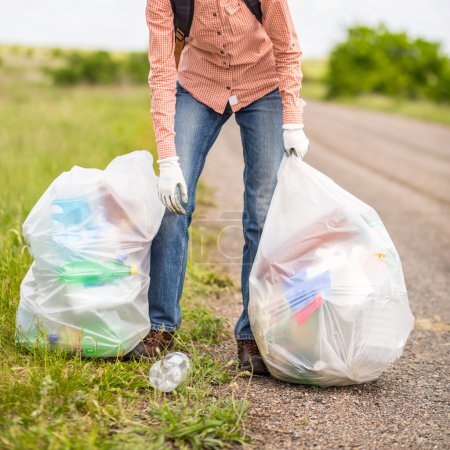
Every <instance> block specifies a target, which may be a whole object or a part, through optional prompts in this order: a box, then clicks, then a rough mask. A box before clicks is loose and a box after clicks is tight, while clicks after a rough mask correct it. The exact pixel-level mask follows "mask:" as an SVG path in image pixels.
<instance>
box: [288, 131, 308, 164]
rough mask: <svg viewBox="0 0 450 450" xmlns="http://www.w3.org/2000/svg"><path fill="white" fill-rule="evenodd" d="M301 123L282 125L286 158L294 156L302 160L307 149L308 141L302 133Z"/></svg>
mask: <svg viewBox="0 0 450 450" xmlns="http://www.w3.org/2000/svg"><path fill="white" fill-rule="evenodd" d="M303 128H304V125H303V124H302V123H299V124H295V123H287V124H284V125H283V130H284V132H283V140H284V151H285V153H286V156H290V155H292V154H293V155H295V156H300V157H301V158H302V159H303V158H304V157H305V155H306V152H307V151H308V148H309V139H308V138H307V137H306V135H305V133H304V131H303Z"/></svg>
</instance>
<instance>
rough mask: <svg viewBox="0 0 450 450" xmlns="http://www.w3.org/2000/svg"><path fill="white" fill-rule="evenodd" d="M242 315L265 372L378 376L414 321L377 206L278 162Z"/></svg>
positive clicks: (290, 376) (342, 379)
mask: <svg viewBox="0 0 450 450" xmlns="http://www.w3.org/2000/svg"><path fill="white" fill-rule="evenodd" d="M249 317H250V324H251V327H252V331H253V334H254V336H255V339H256V342H257V344H258V347H259V349H260V351H261V354H262V356H263V359H264V360H265V362H266V364H267V366H268V369H269V371H270V373H271V374H272V375H273V376H274V377H276V378H279V379H281V380H285V381H289V382H294V383H303V384H317V385H321V386H328V385H347V384H355V383H362V382H367V381H370V380H373V379H375V378H377V377H378V376H379V375H380V374H381V373H382V372H383V371H384V370H385V369H386V368H387V367H388V366H389V365H390V364H391V363H392V362H394V361H395V360H396V359H397V358H399V357H400V355H401V353H402V351H403V348H404V346H405V343H406V340H407V338H408V335H409V333H410V331H411V330H412V328H413V323H414V317H413V315H412V313H411V311H410V308H409V303H408V297H407V291H406V287H405V282H404V277H403V271H402V266H401V262H400V258H399V255H398V253H397V250H396V248H395V246H394V244H393V242H392V240H391V238H390V237H389V234H388V233H387V231H386V229H385V227H384V225H383V223H382V221H381V219H380V217H379V216H378V214H377V213H376V211H375V210H374V209H373V208H372V207H370V206H369V205H367V204H365V203H364V202H362V201H361V200H359V199H357V198H356V197H354V196H353V195H352V194H350V193H349V192H347V191H345V190H344V189H342V188H341V187H340V186H338V185H337V184H336V183H335V182H334V181H333V180H332V179H330V178H329V177H327V176H326V175H324V174H323V173H321V172H319V171H318V170H316V169H314V168H313V167H311V166H310V165H308V164H307V163H306V162H304V161H302V160H301V159H300V158H296V157H289V158H286V157H285V158H284V160H283V161H282V164H281V166H280V169H279V172H278V184H277V187H276V190H275V192H274V195H273V198H272V201H271V204H270V208H269V211H268V215H267V218H266V222H265V225H264V230H263V233H262V236H261V241H260V244H259V248H258V252H257V255H256V257H255V261H254V264H253V267H252V270H251V274H250V302H249Z"/></svg>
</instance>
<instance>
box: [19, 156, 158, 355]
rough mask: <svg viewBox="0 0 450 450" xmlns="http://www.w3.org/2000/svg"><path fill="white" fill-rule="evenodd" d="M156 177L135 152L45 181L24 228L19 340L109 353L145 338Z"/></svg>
mask: <svg viewBox="0 0 450 450" xmlns="http://www.w3.org/2000/svg"><path fill="white" fill-rule="evenodd" d="M157 180H158V179H157V177H156V175H155V173H154V171H153V158H152V156H151V154H150V153H149V152H147V151H145V150H139V151H134V152H131V153H128V154H126V155H123V156H119V157H117V158H115V159H114V160H113V161H112V162H111V163H110V164H109V165H108V167H107V168H106V169H105V170H98V169H85V168H81V167H78V166H75V167H73V168H72V169H71V170H70V171H69V172H64V173H62V174H61V175H60V176H58V177H57V178H56V179H55V180H54V181H53V182H52V183H51V185H50V186H49V188H48V189H47V190H46V191H45V192H44V194H43V195H42V197H41V198H40V199H39V201H38V202H37V203H36V205H35V206H34V208H33V209H32V210H31V212H30V214H29V215H28V217H27V218H26V220H25V222H24V224H23V235H24V238H25V240H26V242H27V244H28V246H29V249H30V251H31V254H32V256H33V258H34V262H33V264H32V265H31V267H30V269H29V271H28V273H27V274H26V276H25V278H24V280H23V282H22V284H21V289H20V303H19V307H18V310H17V318H16V342H17V343H18V344H22V345H25V346H28V347H29V346H31V345H34V344H42V343H48V344H49V345H50V346H52V347H54V348H56V347H61V348H63V349H65V350H69V351H74V352H76V351H80V352H81V354H82V355H83V356H92V357H96V356H98V357H116V356H122V355H124V354H126V353H128V352H129V351H131V350H132V349H133V348H134V347H135V346H136V345H137V344H138V342H139V341H140V340H141V339H142V338H143V337H144V336H145V335H146V334H147V333H148V331H149V329H150V319H149V311H148V300H147V292H148V288H149V282H150V277H149V273H150V246H151V242H152V239H153V238H154V236H155V235H156V233H157V232H158V229H159V226H160V224H161V220H162V216H163V214H164V206H163V205H162V204H161V202H160V201H159V199H158V193H157Z"/></svg>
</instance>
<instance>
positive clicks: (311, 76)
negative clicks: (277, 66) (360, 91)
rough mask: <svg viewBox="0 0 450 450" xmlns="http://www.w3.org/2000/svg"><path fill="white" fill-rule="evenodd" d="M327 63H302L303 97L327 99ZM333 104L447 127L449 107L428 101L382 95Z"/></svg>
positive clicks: (348, 99) (343, 98) (449, 122)
mask: <svg viewBox="0 0 450 450" xmlns="http://www.w3.org/2000/svg"><path fill="white" fill-rule="evenodd" d="M326 70H327V62H326V60H313V59H311V60H308V59H306V60H303V61H302V72H303V88H302V96H303V97H304V98H305V99H306V101H308V98H311V99H314V100H320V101H329V100H326V98H325V96H326V91H327V88H326V85H325V81H324V78H325V73H326ZM332 102H333V103H338V104H342V105H350V106H357V107H359V108H363V109H372V110H377V111H383V112H388V113H393V114H399V115H403V116H407V117H413V118H416V119H422V120H427V121H430V122H437V123H444V124H450V108H449V106H448V105H444V104H442V105H439V104H436V103H433V102H431V101H428V100H414V101H413V100H407V99H400V98H392V97H387V96H383V95H361V96H357V97H341V98H336V99H333V100H332Z"/></svg>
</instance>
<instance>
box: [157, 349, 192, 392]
mask: <svg viewBox="0 0 450 450" xmlns="http://www.w3.org/2000/svg"><path fill="white" fill-rule="evenodd" d="M190 369H191V363H190V361H189V357H188V356H187V355H185V354H184V353H181V352H172V353H168V354H167V355H166V356H165V357H164V358H163V359H161V360H159V361H157V362H155V364H153V365H152V367H151V368H150V385H151V386H152V387H154V388H155V389H158V390H159V391H162V392H171V391H173V390H174V389H176V388H177V387H178V386H179V385H180V384H181V383H182V382H183V381H184V380H185V379H186V378H187V376H188V375H189V372H190Z"/></svg>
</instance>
